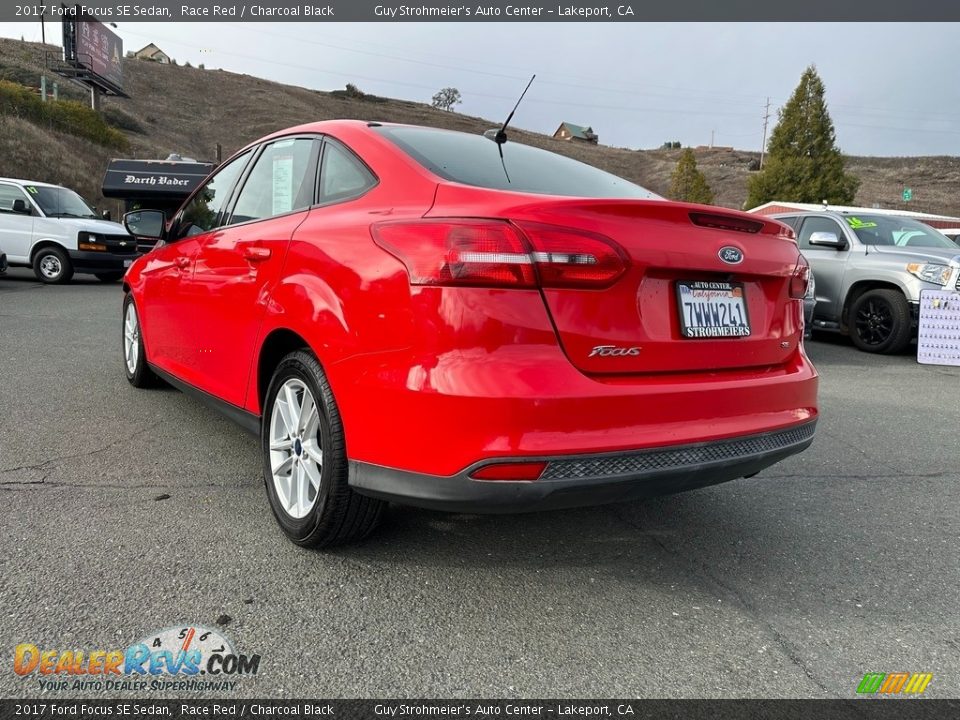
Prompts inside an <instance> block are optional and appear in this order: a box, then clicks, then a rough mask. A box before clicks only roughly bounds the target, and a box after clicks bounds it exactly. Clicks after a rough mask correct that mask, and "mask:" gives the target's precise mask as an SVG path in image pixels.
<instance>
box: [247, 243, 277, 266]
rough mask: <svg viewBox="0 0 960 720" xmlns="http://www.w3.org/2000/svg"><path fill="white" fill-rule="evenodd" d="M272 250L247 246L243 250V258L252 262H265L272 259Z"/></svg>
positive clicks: (257, 246)
mask: <svg viewBox="0 0 960 720" xmlns="http://www.w3.org/2000/svg"><path fill="white" fill-rule="evenodd" d="M270 254H271V252H270V248H268V247H261V246H259V245H246V246H244V248H243V258H244V259H245V260H249V261H250V262H263V261H264V260H268V259H269V258H270Z"/></svg>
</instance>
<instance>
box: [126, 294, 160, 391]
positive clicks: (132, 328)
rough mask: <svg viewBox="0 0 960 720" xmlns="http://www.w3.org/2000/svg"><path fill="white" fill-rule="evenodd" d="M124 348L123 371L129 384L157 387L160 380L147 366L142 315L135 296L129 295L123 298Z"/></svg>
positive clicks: (138, 386)
mask: <svg viewBox="0 0 960 720" xmlns="http://www.w3.org/2000/svg"><path fill="white" fill-rule="evenodd" d="M121 331H122V345H121V347H122V348H123V371H124V373H125V374H126V376H127V382H128V383H130V384H131V385H133V386H134V387H135V388H148V387H156V386H157V385H159V384H160V380H159V378H158V377H157V376H156V375H155V374H154V373H153V370H151V369H150V366H149V365H147V355H146V353H145V352H144V349H143V333H141V332H140V315H139V313H138V312H137V305H136V303H135V302H134V301H133V295H131V294H130V293H127V294H126V296H125V297H124V298H123V320H122V322H121Z"/></svg>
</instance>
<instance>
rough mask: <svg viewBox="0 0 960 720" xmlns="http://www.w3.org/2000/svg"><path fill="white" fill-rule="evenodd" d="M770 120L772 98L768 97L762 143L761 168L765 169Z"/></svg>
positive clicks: (764, 112)
mask: <svg viewBox="0 0 960 720" xmlns="http://www.w3.org/2000/svg"><path fill="white" fill-rule="evenodd" d="M768 122H770V98H767V106H766V108H765V109H764V111H763V142H762V143H760V169H761V170H763V158H764V155H766V152H767V123H768Z"/></svg>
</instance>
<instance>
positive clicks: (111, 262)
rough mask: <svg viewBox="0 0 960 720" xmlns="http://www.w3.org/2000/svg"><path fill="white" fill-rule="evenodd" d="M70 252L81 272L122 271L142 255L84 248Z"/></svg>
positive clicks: (75, 265) (71, 259) (74, 266)
mask: <svg viewBox="0 0 960 720" xmlns="http://www.w3.org/2000/svg"><path fill="white" fill-rule="evenodd" d="M69 254H70V262H71V263H72V264H73V269H74V270H75V271H76V272H79V273H112V272H119V273H122V272H125V271H126V269H127V268H128V267H130V265H131V264H132V263H133V261H134V260H136V259H137V258H138V257H140V255H139V254H136V253H125V254H122V255H120V254H114V253H109V252H90V251H83V250H71V251H70V253H69Z"/></svg>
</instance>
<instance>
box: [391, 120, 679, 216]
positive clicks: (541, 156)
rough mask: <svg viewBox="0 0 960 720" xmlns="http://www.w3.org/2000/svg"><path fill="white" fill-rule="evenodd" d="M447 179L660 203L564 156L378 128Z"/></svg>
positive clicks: (472, 138) (475, 138)
mask: <svg viewBox="0 0 960 720" xmlns="http://www.w3.org/2000/svg"><path fill="white" fill-rule="evenodd" d="M373 129H374V130H376V131H377V132H379V133H380V134H381V135H384V136H386V137H387V138H388V139H390V140H391V141H392V142H393V143H395V144H396V145H397V146H398V147H400V149H401V150H403V151H404V152H405V153H407V155H409V156H410V157H412V158H413V159H414V160H416V161H417V162H418V163H420V164H421V165H422V166H423V167H425V168H426V169H427V170H429V171H430V172H432V173H433V174H435V175H438V176H440V177H442V178H443V179H444V180H452V181H453V182H458V183H463V184H464V185H475V186H476V187H483V188H491V189H493V190H512V191H514V192H524V193H537V194H541V195H569V196H573V197H589V198H635V199H644V200H650V199H655V200H660V199H662V198H661V197H660V196H659V195H656V194H654V193H652V192H650V191H649V190H647V189H646V188H642V187H640V186H639V185H636V184H634V183H632V182H629V181H627V180H624V179H623V178H619V177H617V176H616V175H611V174H610V173H608V172H604V171H603V170H598V169H597V168H595V167H591V166H590V165H587V164H585V163H582V162H577V161H576V160H571V159H570V158H568V157H564V156H563V155H557V154H556V153H552V152H548V151H547V150H541V149H540V148H535V147H530V146H529V145H521V144H520V143H517V142H513V141H508V142H506V143H504V144H503V145H502V146H501V148H502V149H503V160H502V161H501V158H500V153H499V151H498V148H497V143H495V142H494V141H493V140H490V139H488V138H485V137H483V136H482V135H468V134H467V133H461V132H452V131H449V130H434V129H433V128H420V127H375V128H373Z"/></svg>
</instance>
